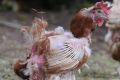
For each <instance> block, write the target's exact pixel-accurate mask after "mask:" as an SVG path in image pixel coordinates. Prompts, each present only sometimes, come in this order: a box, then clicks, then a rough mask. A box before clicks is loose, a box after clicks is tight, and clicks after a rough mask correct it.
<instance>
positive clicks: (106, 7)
mask: <svg viewBox="0 0 120 80" xmlns="http://www.w3.org/2000/svg"><path fill="white" fill-rule="evenodd" d="M95 8H100V9H102V10H103V11H104V13H105V14H106V15H108V14H109V11H110V9H111V6H109V5H108V3H106V2H104V1H103V0H102V1H101V2H97V3H96V4H95Z"/></svg>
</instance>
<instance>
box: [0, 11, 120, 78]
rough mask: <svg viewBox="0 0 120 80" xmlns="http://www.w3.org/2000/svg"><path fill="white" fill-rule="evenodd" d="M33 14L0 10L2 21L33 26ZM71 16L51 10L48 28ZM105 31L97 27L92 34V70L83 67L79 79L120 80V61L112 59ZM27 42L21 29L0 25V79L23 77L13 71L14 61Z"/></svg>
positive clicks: (64, 21)
mask: <svg viewBox="0 0 120 80" xmlns="http://www.w3.org/2000/svg"><path fill="white" fill-rule="evenodd" d="M31 15H32V16H31ZM33 16H36V15H33V14H29V15H28V14H24V13H21V14H18V13H12V12H9V13H8V12H7V13H6V12H3V13H0V20H5V21H8V22H11V23H17V24H21V25H27V24H28V25H30V24H31V20H32V19H33ZM71 16H72V14H68V12H64V13H63V12H61V13H57V12H56V13H51V12H49V15H47V20H48V22H49V24H50V27H49V29H53V28H54V27H55V26H59V25H61V26H69V21H70V19H71ZM45 18H46V17H45ZM65 29H68V27H65ZM105 34H106V28H97V29H96V31H95V32H94V33H93V37H92V46H91V47H92V56H91V57H90V59H89V61H88V65H89V67H90V69H86V68H82V71H81V74H77V79H78V80H119V78H120V77H119V76H118V75H117V74H114V72H115V71H116V70H117V68H118V67H119V66H120V64H119V63H118V62H117V61H114V60H113V59H112V58H111V56H110V52H109V51H108V46H107V45H106V44H105V43H104V36H105ZM24 44H25V39H24V37H23V34H22V33H21V31H20V30H19V29H15V28H11V27H9V26H6V25H2V24H0V80H21V79H20V78H19V77H17V76H16V75H15V74H14V72H13V64H14V62H15V61H16V60H17V59H18V58H24V57H23V55H25V51H26V49H25V45H24Z"/></svg>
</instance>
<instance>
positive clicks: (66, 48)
mask: <svg viewBox="0 0 120 80" xmlns="http://www.w3.org/2000/svg"><path fill="white" fill-rule="evenodd" d="M59 37H60V36H59ZM55 39H56V40H57V37H56V38H55ZM61 39H62V38H61ZM57 41H58V42H59V38H58V40H57ZM57 41H56V42H55V41H54V43H53V45H54V44H58V42H57ZM51 42H52V41H51ZM59 43H60V42H59ZM61 44H62V46H59V48H58V49H57V48H56V49H52V50H51V51H50V55H47V60H48V65H49V66H48V72H49V73H57V72H61V71H66V70H71V69H75V68H77V67H78V66H79V65H80V64H81V63H82V61H83V60H84V58H85V57H86V56H89V54H90V51H89V44H88V40H87V39H86V38H81V39H76V38H72V39H66V38H64V40H63V41H62V43H61ZM51 45H52V44H51ZM85 62H86V61H85ZM82 64H83V63H82Z"/></svg>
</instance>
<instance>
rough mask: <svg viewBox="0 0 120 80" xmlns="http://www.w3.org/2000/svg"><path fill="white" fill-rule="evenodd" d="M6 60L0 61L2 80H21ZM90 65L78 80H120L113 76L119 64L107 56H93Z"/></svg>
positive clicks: (89, 61) (82, 70)
mask: <svg viewBox="0 0 120 80" xmlns="http://www.w3.org/2000/svg"><path fill="white" fill-rule="evenodd" d="M4 59H5V58H4ZM4 59H0V64H1V65H0V80H21V79H19V78H18V77H17V76H16V75H15V74H14V72H13V69H12V68H11V65H10V63H9V60H4ZM88 65H89V67H90V69H87V68H82V69H81V74H77V80H120V77H119V76H118V75H117V74H113V73H114V72H115V71H116V69H117V68H118V67H119V63H118V62H117V61H114V60H113V59H112V58H111V57H110V56H108V55H106V54H97V53H96V54H93V55H92V56H91V57H90V59H89V60H88Z"/></svg>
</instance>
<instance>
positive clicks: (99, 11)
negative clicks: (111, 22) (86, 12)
mask: <svg viewBox="0 0 120 80" xmlns="http://www.w3.org/2000/svg"><path fill="white" fill-rule="evenodd" d="M110 9H111V6H110V3H108V2H104V1H103V0H102V1H101V2H97V3H96V4H95V5H94V6H93V9H91V11H90V12H91V13H92V14H93V16H92V18H93V21H94V22H95V23H96V24H97V25H98V26H102V25H103V23H104V21H105V20H106V19H107V18H108V15H109V12H110Z"/></svg>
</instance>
